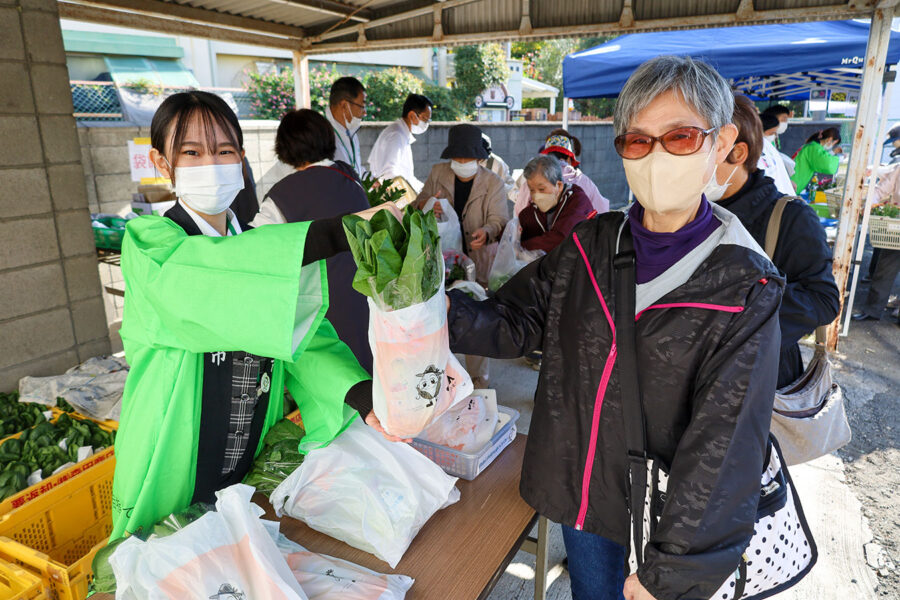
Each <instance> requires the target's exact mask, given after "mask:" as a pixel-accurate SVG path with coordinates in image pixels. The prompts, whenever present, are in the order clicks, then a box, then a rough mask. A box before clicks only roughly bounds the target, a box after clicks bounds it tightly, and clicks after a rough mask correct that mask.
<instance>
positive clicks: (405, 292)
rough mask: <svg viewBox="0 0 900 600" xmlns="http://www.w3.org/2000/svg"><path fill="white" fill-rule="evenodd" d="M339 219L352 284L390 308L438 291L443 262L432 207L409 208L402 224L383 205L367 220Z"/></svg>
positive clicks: (401, 305)
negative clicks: (353, 267) (352, 274)
mask: <svg viewBox="0 0 900 600" xmlns="http://www.w3.org/2000/svg"><path fill="white" fill-rule="evenodd" d="M343 222H344V231H345V233H346V234H347V241H348V242H349V244H350V251H351V253H352V254H353V258H354V260H355V261H356V266H357V271H356V276H355V277H354V278H353V289H355V290H356V291H358V292H359V293H361V294H364V295H366V296H369V297H371V298H373V299H375V300H376V302H379V303H380V305H381V306H383V307H384V308H388V309H394V310H396V309H400V308H405V307H407V306H411V305H413V304H418V303H420V302H424V301H425V300H427V299H429V298H431V297H432V296H433V295H434V294H435V292H437V290H438V288H439V287H440V283H441V279H442V278H443V276H444V268H443V267H444V265H443V262H444V261H443V257H442V256H441V253H440V252H439V248H440V246H439V235H438V229H437V221H435V218H434V213H433V212H428V213H423V212H422V211H420V210H407V211H406V213H405V214H404V215H403V222H402V223H401V222H399V221H397V219H396V218H395V217H394V215H392V214H391V213H390V212H388V211H386V210H383V211H380V212H378V213H376V214H375V215H374V216H373V217H372V219H371V220H370V221H366V220H365V219H363V218H361V217H358V216H356V215H347V216H346V217H344V221H343Z"/></svg>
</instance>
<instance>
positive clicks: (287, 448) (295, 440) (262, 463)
mask: <svg viewBox="0 0 900 600" xmlns="http://www.w3.org/2000/svg"><path fill="white" fill-rule="evenodd" d="M304 435H306V432H305V431H304V430H303V428H302V427H300V426H299V425H297V424H296V423H293V422H291V421H288V420H287V419H282V420H281V421H278V422H277V423H275V425H273V426H272V428H271V429H269V432H268V433H266V437H265V438H263V449H262V452H260V453H259V456H257V457H256V458H255V459H254V460H253V466H251V467H250V471H249V472H248V473H247V475H246V476H245V477H244V483H246V484H247V485H252V486H253V487H255V488H256V491H257V492H262V493H263V494H267V495H268V494H271V493H272V492H273V491H274V490H275V488H276V487H278V485H279V484H280V483H281V482H282V481H284V480H285V479H287V476H288V475H290V474H291V473H293V472H294V471H295V470H296V469H297V467H299V466H300V465H301V464H303V455H302V454H300V451H299V450H298V448H299V447H300V440H301V439H302V438H303V436H304Z"/></svg>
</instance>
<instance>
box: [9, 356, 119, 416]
mask: <svg viewBox="0 0 900 600" xmlns="http://www.w3.org/2000/svg"><path fill="white" fill-rule="evenodd" d="M126 377H128V364H127V363H126V362H125V359H124V358H116V357H114V356H95V357H94V358H90V359H88V360H86V361H85V362H83V363H82V364H80V365H77V366H75V367H72V368H71V369H69V370H68V371H66V372H65V374H64V375H54V376H51V377H23V378H22V379H20V380H19V400H20V401H21V402H37V403H38V404H44V405H47V406H56V399H57V398H64V399H65V400H66V402H68V403H69V404H71V405H72V406H73V407H74V408H75V409H76V410H77V411H78V412H80V413H81V414H83V415H87V416H89V417H92V418H94V419H99V420H101V421H103V420H106V419H115V420H116V421H118V420H119V411H120V409H121V406H122V392H123V391H124V390H125V378H126Z"/></svg>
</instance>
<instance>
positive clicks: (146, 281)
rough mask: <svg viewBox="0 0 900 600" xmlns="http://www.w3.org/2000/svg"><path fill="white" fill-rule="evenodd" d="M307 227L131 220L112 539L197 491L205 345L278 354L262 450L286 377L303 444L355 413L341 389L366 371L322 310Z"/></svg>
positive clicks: (323, 440)
mask: <svg viewBox="0 0 900 600" xmlns="http://www.w3.org/2000/svg"><path fill="white" fill-rule="evenodd" d="M308 228H309V223H293V224H285V225H273V226H267V227H261V228H259V229H254V230H252V231H248V232H246V233H242V234H240V235H239V236H233V237H220V238H216V237H207V236H203V235H196V236H188V235H187V234H186V233H185V231H184V230H183V229H182V228H181V227H179V226H178V225H176V224H175V223H174V222H173V221H171V220H169V219H167V218H164V217H156V216H147V217H140V218H137V219H134V220H132V221H130V222H129V223H128V227H127V233H126V235H125V239H124V241H123V243H122V274H123V276H124V279H125V287H126V290H127V293H126V299H125V310H124V316H123V319H122V328H121V336H122V341H123V343H124V346H125V355H126V358H127V360H128V364H129V365H131V371H130V373H129V376H128V379H127V381H126V384H125V392H124V396H123V398H122V414H121V421H120V426H119V433H118V436H117V438H116V447H115V454H116V472H115V480H114V483H113V499H112V514H113V532H112V538H111V539H116V538H118V537H121V536H122V535H124V534H126V533H131V532H134V531H136V530H137V529H138V528H140V527H149V526H152V525H153V524H154V523H156V522H157V521H159V520H160V519H162V518H163V517H165V516H167V515H169V514H170V513H172V512H174V511H176V510H180V509H182V508H185V507H187V506H188V505H189V504H190V502H191V498H192V496H193V492H194V484H195V478H196V469H197V445H198V437H199V428H200V413H201V405H202V404H201V392H202V387H203V365H204V362H203V356H204V354H203V353H204V352H219V351H226V352H228V351H244V352H250V353H252V354H256V355H259V356H264V357H269V358H272V359H275V363H274V367H273V370H272V383H271V391H270V397H269V403H268V411H267V413H266V417H265V424H264V426H263V430H262V436H261V437H260V443H259V445H258V446H257V448H256V453H257V454H258V453H259V450H260V448H261V446H262V441H261V440H262V437H264V436H265V433H266V432H267V431H268V429H269V428H270V427H271V426H272V425H273V424H274V423H275V422H276V421H278V420H279V419H281V418H282V410H283V409H282V405H283V402H282V400H283V396H284V386H287V388H288V389H289V390H290V392H291V394H292V395H293V397H294V399H295V400H297V403H298V405H299V408H300V413H301V416H302V417H303V421H304V425H305V428H306V431H307V435H306V437H305V438H304V440H303V444H302V448H303V449H309V448H312V447H316V446H321V445H324V444H327V443H328V442H330V441H331V440H332V439H333V438H334V437H335V436H336V435H337V434H338V433H340V432H341V431H342V430H343V428H344V427H346V425H347V424H348V423H349V421H350V419H351V418H352V417H353V416H354V415H355V411H353V410H352V409H351V408H350V407H349V406H347V405H345V404H344V398H345V396H346V395H347V392H348V390H349V389H350V388H351V387H353V386H354V385H356V384H357V383H359V382H360V381H364V380H366V379H368V378H369V376H368V375H367V374H366V372H365V371H364V370H363V369H362V368H361V367H360V366H359V364H358V363H357V362H356V359H355V358H354V357H353V354H352V353H351V352H350V350H349V349H348V348H347V347H346V346H345V345H344V344H343V343H342V342H341V341H340V340H339V339H338V337H337V334H336V333H335V331H334V328H333V327H332V326H331V324H330V323H329V322H328V321H327V320H325V318H324V315H325V311H326V309H327V308H328V286H327V280H326V274H325V262H324V261H319V262H317V263H313V264H310V265H307V266H306V267H301V265H302V259H303V248H304V244H305V241H306V234H307V231H308ZM227 402H228V398H223V410H224V409H225V408H224V407H225V406H226V405H227Z"/></svg>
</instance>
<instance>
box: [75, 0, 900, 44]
mask: <svg viewBox="0 0 900 600" xmlns="http://www.w3.org/2000/svg"><path fill="white" fill-rule="evenodd" d="M879 1H881V2H892V1H894V0H849V1H845V2H841V1H840V0H441V1H435V0H60V3H59V4H60V15H61V16H64V17H68V18H80V19H82V20H88V21H99V22H111V23H116V24H123V23H126V22H127V21H128V20H129V19H133V20H134V22H135V26H139V27H143V28H145V29H155V30H160V31H167V32H169V33H185V34H187V35H196V32H197V31H202V28H207V29H208V32H209V34H208V35H207V36H206V37H210V38H213V39H228V40H232V41H244V42H246V43H256V44H262V45H271V46H275V47H282V48H292V49H297V50H303V51H306V52H312V53H315V52H325V51H328V52H334V51H344V50H347V51H350V50H364V49H384V48H400V47H410V46H429V45H435V46H437V45H455V44H464V43H477V42H481V41H500V40H509V39H531V38H552V37H565V36H585V35H610V34H618V33H636V32H640V31H656V30H660V29H680V28H697V27H724V26H729V25H752V24H761V23H786V22H795V21H816V20H836V19H849V18H860V17H868V16H870V15H871V14H872V12H873V11H874V10H875V7H876V4H878V2H879Z"/></svg>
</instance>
